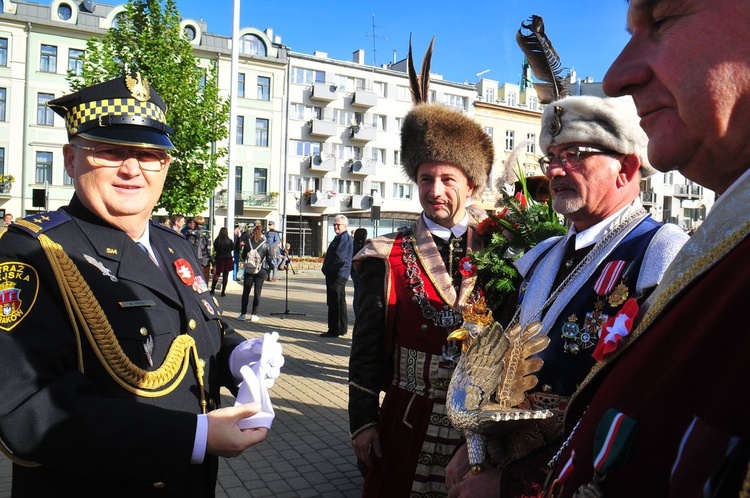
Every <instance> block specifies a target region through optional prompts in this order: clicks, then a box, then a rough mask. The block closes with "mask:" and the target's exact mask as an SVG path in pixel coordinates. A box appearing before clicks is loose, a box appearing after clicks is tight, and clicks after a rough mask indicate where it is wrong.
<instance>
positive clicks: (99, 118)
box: [65, 98, 172, 135]
mask: <svg viewBox="0 0 750 498" xmlns="http://www.w3.org/2000/svg"><path fill="white" fill-rule="evenodd" d="M165 121H166V119H165V117H164V112H163V111H162V110H161V108H159V107H158V106H157V105H156V104H154V103H153V102H141V101H140V100H136V99H132V98H116V99H106V100H93V101H91V102H84V103H82V104H79V105H77V106H75V107H73V108H72V109H71V110H70V111H69V112H68V113H67V114H66V115H65V126H66V127H67V129H68V133H69V134H70V135H77V134H78V133H83V132H85V131H88V130H91V129H94V128H103V127H107V126H112V125H121V124H126V125H136V126H147V127H150V128H155V129H157V130H159V131H161V132H162V133H171V132H172V130H171V128H169V127H168V126H167V125H166V123H165Z"/></svg>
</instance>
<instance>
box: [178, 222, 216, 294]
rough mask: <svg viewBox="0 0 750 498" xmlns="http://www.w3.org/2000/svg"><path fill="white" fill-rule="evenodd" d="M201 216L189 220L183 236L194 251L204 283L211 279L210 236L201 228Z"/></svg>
mask: <svg viewBox="0 0 750 498" xmlns="http://www.w3.org/2000/svg"><path fill="white" fill-rule="evenodd" d="M204 222H205V219H204V218H203V216H195V217H193V218H190V219H189V220H188V222H187V226H186V227H185V228H183V231H182V233H183V235H184V236H185V238H186V239H187V240H188V242H190V244H191V245H192V246H193V249H194V250H195V255H196V256H197V257H198V261H200V264H201V272H202V273H203V278H204V279H205V281H206V282H208V281H209V280H210V279H211V235H210V234H209V233H208V230H205V229H204V228H203V223H204Z"/></svg>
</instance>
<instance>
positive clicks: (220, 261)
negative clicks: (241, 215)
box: [211, 227, 234, 296]
mask: <svg viewBox="0 0 750 498" xmlns="http://www.w3.org/2000/svg"><path fill="white" fill-rule="evenodd" d="M233 249H234V241H233V240H232V239H230V238H229V230H227V227H221V230H219V235H218V236H217V237H216V239H214V253H216V264H215V265H214V278H213V282H212V283H211V294H213V293H214V291H215V290H216V282H218V281H219V275H221V276H222V277H224V278H223V280H222V281H221V295H222V296H226V294H227V285H229V270H231V269H232V266H233V265H234V259H233V257H232V250H233Z"/></svg>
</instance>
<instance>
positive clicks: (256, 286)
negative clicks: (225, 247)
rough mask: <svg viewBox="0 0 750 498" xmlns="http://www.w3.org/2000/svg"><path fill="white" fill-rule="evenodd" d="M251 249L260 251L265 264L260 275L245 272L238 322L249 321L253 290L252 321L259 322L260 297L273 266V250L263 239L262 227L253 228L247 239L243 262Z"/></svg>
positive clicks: (243, 247)
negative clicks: (248, 311)
mask: <svg viewBox="0 0 750 498" xmlns="http://www.w3.org/2000/svg"><path fill="white" fill-rule="evenodd" d="M251 248H252V249H256V250H257V251H258V253H259V254H260V260H261V261H262V262H263V263H262V266H261V269H260V271H259V272H258V273H256V274H254V275H249V274H248V273H247V271H246V272H245V280H243V282H242V302H241V304H240V315H239V316H238V317H237V320H239V321H245V320H247V306H248V304H249V302H250V291H251V290H253V307H252V313H250V321H251V322H259V321H260V318H259V317H258V305H259V304H260V295H261V293H262V292H263V283H264V282H265V281H266V278H268V272H269V270H270V268H272V265H273V261H272V258H271V249H270V248H269V247H268V242H267V241H266V238H265V237H263V229H262V227H261V226H260V225H256V226H255V227H254V228H253V230H252V232H251V234H250V236H249V237H248V238H247V242H246V243H245V245H244V246H242V260H243V261H245V259H246V258H247V254H248V253H249V252H250V249H251Z"/></svg>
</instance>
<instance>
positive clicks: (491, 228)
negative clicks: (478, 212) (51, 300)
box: [477, 216, 499, 235]
mask: <svg viewBox="0 0 750 498" xmlns="http://www.w3.org/2000/svg"><path fill="white" fill-rule="evenodd" d="M498 226H499V224H498V223H497V220H495V218H494V217H492V216H488V217H487V218H485V219H484V220H482V222H481V223H479V225H477V233H478V234H479V235H485V234H489V233H493V232H495V229H496V228H497V227H498Z"/></svg>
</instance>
